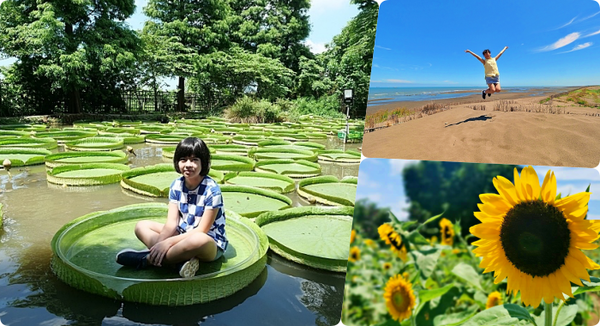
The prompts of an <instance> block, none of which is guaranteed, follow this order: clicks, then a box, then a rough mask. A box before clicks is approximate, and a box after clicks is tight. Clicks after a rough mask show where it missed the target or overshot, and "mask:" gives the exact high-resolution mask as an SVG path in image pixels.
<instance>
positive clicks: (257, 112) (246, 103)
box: [225, 96, 282, 123]
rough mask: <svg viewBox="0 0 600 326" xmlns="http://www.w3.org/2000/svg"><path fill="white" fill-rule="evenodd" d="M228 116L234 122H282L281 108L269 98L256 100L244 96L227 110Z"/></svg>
mask: <svg viewBox="0 0 600 326" xmlns="http://www.w3.org/2000/svg"><path fill="white" fill-rule="evenodd" d="M225 115H226V116H227V118H229V119H231V120H232V122H244V123H272V122H280V121H281V120H282V119H281V109H280V108H279V106H278V105H276V104H273V103H271V102H269V101H267V100H261V101H256V100H254V99H252V98H250V97H248V96H244V97H242V98H240V99H238V100H237V101H235V103H234V104H233V105H232V106H231V107H230V108H229V109H227V110H226V111H225Z"/></svg>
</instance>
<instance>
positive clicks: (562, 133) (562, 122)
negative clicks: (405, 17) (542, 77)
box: [363, 92, 600, 167]
mask: <svg viewBox="0 0 600 326" xmlns="http://www.w3.org/2000/svg"><path fill="white" fill-rule="evenodd" d="M531 94H532V92H529V93H509V92H507V93H499V94H498V93H496V94H493V95H492V97H490V98H487V99H485V100H483V99H482V98H481V96H475V95H474V96H468V97H462V98H459V99H447V100H439V101H429V102H423V101H419V102H406V101H402V102H393V103H386V104H383V105H378V106H372V107H369V108H368V109H367V115H369V114H373V113H374V112H377V111H379V110H391V109H395V108H398V107H404V108H407V109H417V108H419V107H422V106H423V105H424V104H427V103H432V102H433V103H440V104H444V105H445V106H447V107H449V109H446V110H444V111H443V112H439V113H435V114H431V115H425V116H423V117H421V118H418V119H414V120H411V121H406V122H400V123H398V124H396V125H393V126H390V127H387V128H383V129H379V130H376V131H373V132H369V133H366V134H365V136H364V142H363V154H364V155H365V156H367V157H374V158H375V157H376V158H398V159H419V160H435V161H460V162H480V163H502V164H531V165H549V166H572V167H596V166H597V165H598V164H599V163H600V110H599V109H596V108H590V107H583V106H579V105H577V104H572V103H564V102H560V103H559V102H554V103H552V102H551V105H541V104H539V102H540V100H543V99H545V98H546V97H547V96H548V95H549V94H546V96H531ZM509 101H510V102H509ZM474 106H476V107H477V108H478V109H477V110H474V109H473V107H474ZM482 106H485V109H483V107H482ZM507 107H512V108H514V111H513V112H510V108H509V109H508V112H506V110H507ZM548 112H554V113H548Z"/></svg>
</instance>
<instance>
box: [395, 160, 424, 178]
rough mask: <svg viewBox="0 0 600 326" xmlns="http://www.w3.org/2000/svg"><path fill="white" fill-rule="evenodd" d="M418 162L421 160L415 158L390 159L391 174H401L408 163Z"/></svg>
mask: <svg viewBox="0 0 600 326" xmlns="http://www.w3.org/2000/svg"><path fill="white" fill-rule="evenodd" d="M418 162H419V161H415V160H390V174H391V175H397V174H400V173H402V170H404V168H405V167H406V166H407V165H411V164H416V163H418Z"/></svg>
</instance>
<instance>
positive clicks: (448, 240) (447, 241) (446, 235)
mask: <svg viewBox="0 0 600 326" xmlns="http://www.w3.org/2000/svg"><path fill="white" fill-rule="evenodd" d="M440 233H441V234H442V244H443V245H448V246H451V245H453V244H454V225H452V222H450V220H448V219H445V218H442V220H441V221H440Z"/></svg>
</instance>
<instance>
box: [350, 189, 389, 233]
mask: <svg viewBox="0 0 600 326" xmlns="http://www.w3.org/2000/svg"><path fill="white" fill-rule="evenodd" d="M389 220H390V213H389V208H379V207H378V206H377V204H376V203H374V202H371V201H369V200H368V199H366V198H363V199H360V200H357V201H356V203H355V204H354V228H355V229H356V230H357V231H358V232H359V233H360V234H362V235H363V236H364V237H365V238H369V239H377V238H379V233H378V232H377V228H378V227H379V226H380V225H381V224H383V223H386V222H388V221H389Z"/></svg>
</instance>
